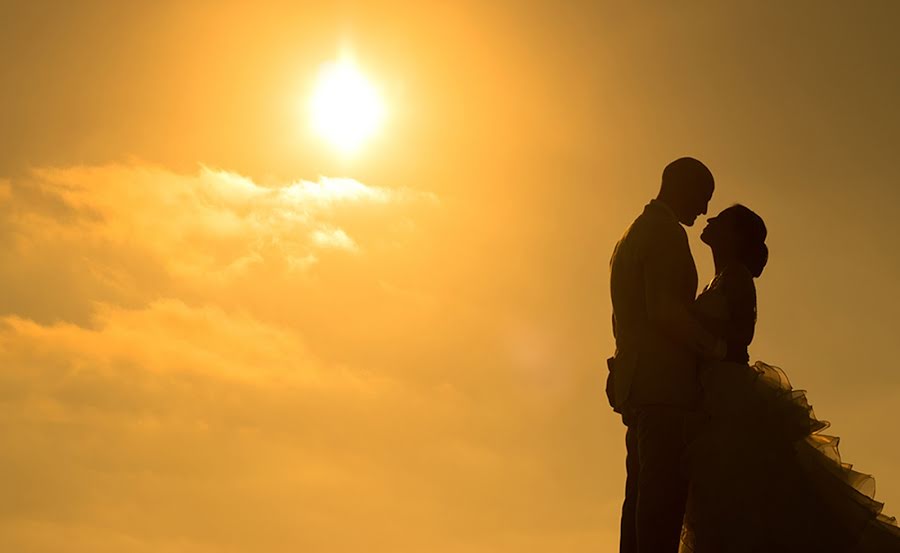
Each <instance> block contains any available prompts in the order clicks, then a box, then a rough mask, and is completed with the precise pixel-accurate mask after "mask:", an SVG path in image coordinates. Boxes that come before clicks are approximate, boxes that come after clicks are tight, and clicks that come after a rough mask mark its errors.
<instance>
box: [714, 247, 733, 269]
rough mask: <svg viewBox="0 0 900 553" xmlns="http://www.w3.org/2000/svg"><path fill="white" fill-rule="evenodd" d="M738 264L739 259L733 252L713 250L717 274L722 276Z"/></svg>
mask: <svg viewBox="0 0 900 553" xmlns="http://www.w3.org/2000/svg"><path fill="white" fill-rule="evenodd" d="M735 263H737V258H736V257H735V255H734V254H733V253H731V252H726V251H722V250H713V264H714V265H715V269H716V274H717V275H719V274H722V272H723V271H724V270H725V269H727V268H728V267H730V266H731V265H734V264H735Z"/></svg>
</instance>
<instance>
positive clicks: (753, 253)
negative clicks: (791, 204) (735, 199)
mask: <svg viewBox="0 0 900 553" xmlns="http://www.w3.org/2000/svg"><path fill="white" fill-rule="evenodd" d="M725 212H729V215H730V216H731V217H732V221H733V222H734V227H733V228H734V233H735V239H736V240H737V244H735V247H736V249H737V255H738V258H739V259H740V260H741V262H742V263H743V264H744V265H745V266H746V267H747V270H749V271H750V274H751V275H753V276H754V277H758V276H759V275H761V274H762V272H763V269H764V268H765V267H766V262H767V261H768V260H769V248H768V247H767V246H766V235H767V234H768V231H767V230H766V224H765V223H764V222H763V220H762V217H760V216H759V215H757V214H756V213H754V212H753V211H752V210H751V209H749V208H748V207H746V206H743V205H741V204H735V205H733V206H731V207H729V208H728V209H726V210H725ZM723 213H724V212H723ZM720 216H721V215H720Z"/></svg>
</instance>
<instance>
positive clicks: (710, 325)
mask: <svg viewBox="0 0 900 553" xmlns="http://www.w3.org/2000/svg"><path fill="white" fill-rule="evenodd" d="M694 311H695V315H696V316H697V318H698V319H699V320H700V321H701V322H702V323H703V325H704V326H705V327H706V328H707V329H708V330H709V331H710V332H712V333H713V334H715V335H717V336H719V337H721V338H723V339H724V340H725V342H726V343H727V344H728V355H727V356H726V357H725V360H726V361H736V362H739V363H746V362H748V361H749V360H750V357H749V354H748V352H747V347H748V346H749V345H750V342H751V341H752V340H753V331H754V328H755V326H756V287H755V286H754V284H753V276H752V275H751V274H750V272H749V271H748V270H747V269H746V268H745V267H743V266H737V267H729V268H726V269H725V270H723V271H722V272H720V273H719V274H717V275H716V276H715V278H713V280H712V282H710V283H709V284H708V285H707V286H706V287H705V288H704V289H703V292H702V293H701V294H700V296H699V297H698V298H697V300H696V301H695V302H694Z"/></svg>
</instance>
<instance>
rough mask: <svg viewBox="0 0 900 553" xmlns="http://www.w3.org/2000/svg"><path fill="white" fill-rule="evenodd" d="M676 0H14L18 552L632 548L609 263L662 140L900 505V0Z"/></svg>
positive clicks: (770, 351)
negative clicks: (690, 159)
mask: <svg viewBox="0 0 900 553" xmlns="http://www.w3.org/2000/svg"><path fill="white" fill-rule="evenodd" d="M688 4H689V5H680V6H677V7H674V6H661V5H656V6H651V4H650V3H646V4H643V5H639V4H638V3H628V5H627V6H626V5H623V3H619V2H565V3H558V2H545V3H538V2H505V3H504V2H490V3H486V2H450V3H427V2H426V3H422V2H411V1H398V2H378V3H375V2H372V3H364V2H335V3H322V2H308V3H303V2H282V3H280V2H271V3H264V2H254V3H252V6H251V3H225V2H199V1H197V2H143V3H140V2H113V1H109V2H102V1H83V2H50V1H22V2H10V1H4V2H0V64H2V65H0V68H2V71H0V123H2V126H3V132H2V133H0V234H2V237H3V243H4V244H5V247H4V248H3V249H2V250H0V255H2V263H0V285H2V287H3V290H4V291H5V293H4V294H2V295H0V316H2V319H0V367H2V370H0V435H2V440H3V443H4V445H3V447H2V448H0V488H2V489H3V490H4V492H3V494H2V498H0V550H2V551H16V552H25V553H31V552H57V551H65V552H67V553H105V552H109V553H113V552H115V553H123V552H124V553H131V552H135V553H144V552H147V553H149V552H154V553H157V552H164V553H170V552H171V553H213V552H215V553H218V552H226V553H245V552H246V553H250V552H254V553H256V552H266V553H268V552H272V553H279V552H296V551H303V552H305V553H319V552H322V553H325V552H327V553H344V552H347V553H349V552H354V553H356V552H361V551H366V552H373V553H380V552H384V553H406V552H408V553H420V552H422V551H429V552H436V553H457V552H459V553H463V552H465V553H481V552H484V553H495V552H511V553H528V552H551V551H552V552H558V551H564V552H573V553H579V552H585V553H586V552H588V551H612V550H614V549H615V547H616V543H617V533H618V531H617V527H618V511H619V505H620V502H621V499H622V489H623V484H624V469H623V466H624V446H623V433H624V431H623V427H622V426H621V423H620V422H619V420H618V419H617V418H616V417H615V416H613V413H612V412H611V411H610V410H609V408H608V406H607V404H606V399H605V397H604V395H603V383H604V379H605V372H606V368H605V359H606V357H607V356H608V355H609V354H610V353H611V352H612V350H613V342H612V336H611V329H610V322H609V321H610V306H609V299H608V278H607V265H608V260H609V255H610V253H611V250H612V247H613V245H614V244H615V242H616V240H617V239H618V238H619V236H620V235H621V233H622V231H623V230H624V228H625V226H626V225H627V224H628V223H629V222H630V221H631V220H632V219H633V218H634V217H635V216H636V215H637V214H638V213H639V212H640V210H641V209H642V207H643V205H644V204H645V203H646V201H647V200H648V199H649V198H651V197H652V196H654V195H655V193H656V191H657V187H658V183H659V177H660V173H661V170H662V167H663V166H664V165H665V164H666V163H667V162H668V161H671V160H672V159H674V158H676V157H680V156H682V155H693V156H695V157H698V158H700V159H702V160H703V161H704V162H706V163H707V165H709V167H710V168H711V170H712V171H713V173H714V174H715V176H716V179H717V183H718V186H717V190H716V195H715V197H714V198H713V201H712V203H711V206H710V207H711V210H712V211H713V212H716V211H719V210H721V209H723V208H724V207H727V206H728V205H730V204H732V203H734V202H737V201H740V202H742V203H745V204H746V205H748V206H749V207H751V208H752V209H754V210H756V211H757V212H758V213H760V214H761V215H762V216H763V217H764V218H765V220H766V222H767V224H768V227H769V247H770V250H771V258H770V264H769V266H768V268H767V269H766V272H765V273H764V275H763V277H762V278H761V279H760V280H759V281H758V291H759V296H760V306H759V312H760V316H759V326H758V331H757V338H756V341H755V342H754V344H753V346H752V347H751V357H753V358H754V359H762V360H765V361H767V362H769V363H773V364H777V365H780V366H782V367H783V368H784V369H785V370H786V371H787V372H788V374H789V375H790V376H791V378H792V381H793V383H794V384H795V386H797V387H799V388H804V389H807V390H808V391H809V397H810V399H811V401H812V402H813V403H814V405H815V407H816V413H817V414H818V415H819V416H820V417H821V418H825V419H829V420H832V422H833V423H834V426H833V428H832V430H833V432H834V433H835V434H838V435H840V436H842V438H843V441H842V443H841V447H842V452H843V453H844V457H845V460H847V461H849V462H852V463H854V464H855V465H856V468H858V469H859V470H862V471H864V472H871V473H874V474H875V476H876V478H877V480H878V494H877V497H878V498H880V499H881V500H884V501H886V502H887V511H888V512H891V513H894V514H897V513H900V475H898V474H897V470H896V468H897V467H898V466H900V442H897V441H896V440H894V435H895V434H896V432H895V430H894V428H893V426H892V424H893V421H894V419H895V418H896V417H895V413H896V409H897V407H896V406H897V405H900V363H898V359H900V341H898V340H897V339H896V332H897V313H898V312H900V292H898V291H900V256H898V255H897V254H896V237H897V236H900V223H898V221H900V207H898V206H900V188H898V187H897V183H898V181H900V167H898V166H897V164H896V152H897V149H898V146H900V143H898V135H900V110H898V109H897V107H896V98H898V97H900V72H897V71H896V60H897V59H898V56H900V38H898V35H897V34H896V30H895V27H896V25H895V22H896V21H897V18H898V16H900V8H898V7H897V4H896V3H894V2H888V1H884V2H878V1H870V2H865V3H862V5H850V4H847V3H839V2H821V1H817V2H812V1H797V2H791V3H789V4H790V6H780V5H776V3H764V4H765V6H764V7H763V5H762V4H761V3H756V2H727V3H725V2H691V3H688ZM858 4H859V3H858ZM342 49H343V50H352V52H353V55H354V58H355V60H356V63H357V64H358V66H359V68H360V70H361V71H363V72H364V73H365V75H366V76H367V78H369V79H370V81H371V83H372V84H373V86H375V87H377V89H378V91H379V94H380V97H381V98H382V100H383V102H384V106H385V119H384V123H383V125H382V127H381V129H380V131H379V132H378V133H377V134H375V135H374V136H373V137H372V138H371V140H369V141H368V142H366V143H365V144H363V145H362V146H361V147H360V149H359V151H358V152H357V153H356V154H355V155H353V156H343V155H340V154H339V153H338V152H336V151H335V149H334V148H332V147H331V146H330V145H329V144H328V143H327V141H325V140H323V139H322V138H321V137H320V136H318V135H316V134H315V133H313V132H311V130H310V124H309V123H310V122H309V121H308V119H309V114H308V113H307V111H306V110H305V106H307V104H308V99H309V98H310V96H311V95H312V94H313V90H314V86H315V82H316V78H317V75H318V74H319V71H320V68H321V67H322V64H323V63H325V62H328V61H330V60H334V59H335V58H336V57H337V56H338V55H339V52H341V51H342ZM700 227H702V221H700V222H699V225H698V227H697V228H694V229H689V234H690V236H691V240H692V245H693V247H694V255H695V258H696V260H697V264H698V268H699V270H700V274H701V280H702V281H703V280H709V278H711V277H712V274H711V271H712V263H711V259H710V256H709V254H708V252H707V251H706V250H705V249H704V247H703V245H702V244H701V243H700V242H699V240H698V239H697V238H698V235H699V230H700Z"/></svg>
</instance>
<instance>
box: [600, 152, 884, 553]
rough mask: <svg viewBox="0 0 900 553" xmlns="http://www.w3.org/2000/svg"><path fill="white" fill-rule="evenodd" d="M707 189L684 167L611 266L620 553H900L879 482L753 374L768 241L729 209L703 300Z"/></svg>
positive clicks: (673, 171) (783, 387) (784, 387)
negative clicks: (620, 438)
mask: <svg viewBox="0 0 900 553" xmlns="http://www.w3.org/2000/svg"><path fill="white" fill-rule="evenodd" d="M713 190H714V180H713V176H712V173H710V171H709V169H707V167H706V166H705V165H704V164H703V163H701V162H700V161H698V160H696V159H693V158H681V159H678V160H675V161H673V162H672V163H670V164H669V165H668V166H667V167H666V168H665V170H664V171H663V174H662V185H661V188H660V191H659V195H658V196H657V198H656V199H654V200H651V201H650V203H649V204H648V205H647V206H646V207H645V208H644V211H643V213H641V214H640V215H639V216H638V217H637V219H635V221H634V222H633V223H632V224H631V226H630V227H629V228H628V230H626V231H625V235H624V236H623V237H622V239H621V240H620V241H619V243H618V244H617V245H616V248H615V251H614V252H613V255H612V261H611V263H610V272H611V275H610V286H611V295H612V305H613V333H614V334H615V338H616V353H615V357H613V358H612V359H610V360H609V369H610V372H609V380H608V382H607V395H608V396H609V400H610V404H611V405H612V406H613V409H615V411H616V412H618V413H620V414H621V415H622V419H623V421H624V422H625V424H626V426H627V432H626V437H625V445H626V450H627V456H626V461H625V464H626V470H627V479H626V483H625V502H624V505H623V507H622V527H621V541H620V551H621V553H676V552H677V551H679V548H680V549H681V550H682V551H688V552H695V553H730V552H742V553H781V552H784V553H787V552H790V553H807V552H808V553H828V552H835V553H837V552H840V553H849V552H858V553H863V552H873V553H874V552H883V553H888V552H900V530H898V528H897V526H896V522H895V521H894V520H893V519H889V518H887V517H885V516H883V515H881V514H880V511H881V504H879V503H877V502H876V501H875V500H874V499H872V497H871V493H872V491H871V490H870V489H869V487H870V485H871V484H872V479H871V477H868V476H867V475H863V474H860V473H857V472H855V471H853V470H852V469H851V468H850V467H849V465H843V464H841V461H840V457H839V456H838V453H837V441H838V440H837V438H835V437H832V436H827V435H824V434H821V433H820V431H821V430H823V429H824V428H825V427H827V425H828V423H826V422H823V421H819V420H817V419H816V418H815V416H814V415H813V412H812V409H811V408H810V406H809V404H808V403H807V401H806V398H805V395H804V394H803V392H801V391H798V390H793V389H792V388H791V385H790V383H789V381H788V379H787V377H786V376H785V374H784V373H783V372H782V371H781V370H780V369H778V368H776V367H772V366H769V365H766V364H765V363H761V362H756V363H755V364H753V365H750V364H749V356H748V353H747V347H748V346H749V345H750V342H751V340H752V339H753V331H754V327H755V324H756V288H755V285H754V278H756V277H759V276H760V274H762V271H763V268H764V267H765V265H766V262H767V259H768V249H767V247H766V243H765V240H766V233H767V231H766V226H765V224H764V223H763V220H762V219H761V218H760V217H759V216H758V215H757V214H756V213H754V212H753V211H751V210H750V209H748V208H746V207H744V206H742V205H735V206H732V207H729V208H728V209H726V210H724V211H722V212H721V213H720V214H719V215H718V216H716V217H712V218H710V219H709V221H708V224H707V225H706V228H705V229H704V230H703V233H702V234H701V239H702V241H703V242H704V243H706V244H707V245H708V246H709V247H710V248H711V249H712V256H713V261H714V263H715V272H716V274H715V277H714V278H713V280H712V281H711V282H710V283H709V284H708V285H707V286H706V287H705V288H704V289H703V292H702V293H701V294H700V296H699V297H696V298H695V294H696V292H697V270H696V267H695V265H694V259H693V257H692V256H691V251H690V246H689V244H688V238H687V234H686V232H685V230H684V228H683V227H682V225H685V226H692V225H693V224H694V221H695V220H696V218H697V217H698V216H699V215H701V214H706V211H707V206H708V203H709V201H710V199H711V198H712V195H713Z"/></svg>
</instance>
